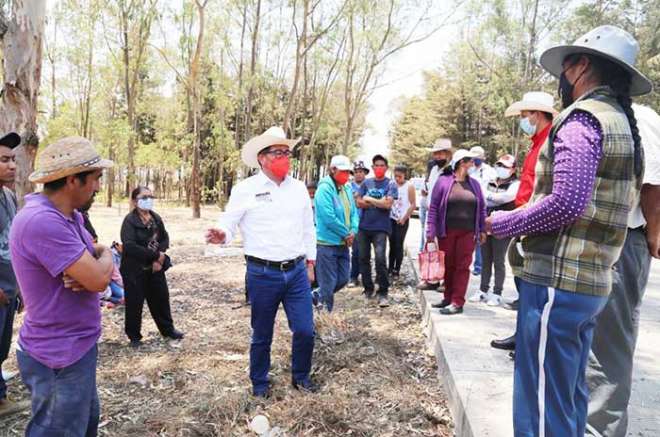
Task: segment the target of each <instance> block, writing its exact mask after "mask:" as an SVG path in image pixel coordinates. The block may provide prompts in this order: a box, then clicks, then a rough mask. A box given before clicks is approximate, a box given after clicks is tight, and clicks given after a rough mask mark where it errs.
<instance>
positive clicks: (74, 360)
mask: <svg viewBox="0 0 660 437" xmlns="http://www.w3.org/2000/svg"><path fill="white" fill-rule="evenodd" d="M112 165H113V163H112V161H108V160H106V159H103V158H101V156H99V154H98V152H97V151H96V149H95V148H94V146H93V145H92V143H91V142H90V141H89V140H87V139H85V138H80V137H69V138H63V139H61V140H59V141H56V142H54V143H52V144H50V145H49V146H47V147H46V148H45V149H43V150H42V151H41V152H40V153H39V155H38V157H37V166H36V169H35V171H34V172H33V173H32V174H31V175H30V176H29V179H30V181H32V182H35V183H40V184H43V190H42V192H40V193H35V194H31V195H29V196H27V197H26V198H25V206H24V207H23V208H22V209H21V210H20V211H19V212H18V214H17V215H16V218H15V219H14V222H13V224H12V228H11V232H10V248H11V258H12V263H13V267H14V271H15V273H16V277H17V279H18V283H19V285H20V289H21V295H22V298H23V301H24V303H25V319H24V323H23V326H22V327H21V330H20V333H19V338H18V347H17V353H16V355H17V361H18V367H19V370H20V372H21V377H22V380H23V382H24V383H25V384H26V385H27V386H28V388H29V389H30V393H31V396H32V417H31V419H30V422H29V423H28V426H27V429H26V435H27V436H45V435H53V436H55V435H96V430H97V427H98V422H99V400H98V394H97V390H96V363H97V356H98V349H97V346H96V344H97V341H98V339H99V337H100V335H101V312H100V297H101V293H102V292H103V291H105V289H106V287H107V286H108V284H109V283H110V276H111V274H112V266H113V265H112V254H111V252H110V250H108V248H106V247H104V246H100V245H97V244H94V243H93V241H92V237H91V236H90V234H89V233H88V232H87V231H86V230H85V227H84V223H83V217H82V215H81V214H80V212H78V211H77V209H78V208H80V207H82V206H83V205H84V204H86V203H87V202H88V201H89V199H90V198H92V197H93V196H94V195H95V194H96V192H97V191H98V190H99V185H100V182H99V181H100V179H101V176H102V173H103V170H104V169H106V168H109V167H111V166H112ZM53 375H57V377H54V376H53Z"/></svg>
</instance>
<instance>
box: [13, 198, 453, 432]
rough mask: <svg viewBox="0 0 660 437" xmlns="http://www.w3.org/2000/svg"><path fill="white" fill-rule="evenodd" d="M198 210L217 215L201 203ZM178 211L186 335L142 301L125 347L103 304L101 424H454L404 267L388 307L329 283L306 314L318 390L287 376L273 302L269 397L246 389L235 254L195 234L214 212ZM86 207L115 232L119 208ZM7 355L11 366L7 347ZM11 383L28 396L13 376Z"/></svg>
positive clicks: (410, 427) (193, 427)
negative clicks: (332, 298) (168, 334)
mask: <svg viewBox="0 0 660 437" xmlns="http://www.w3.org/2000/svg"><path fill="white" fill-rule="evenodd" d="M124 211H125V209H124ZM204 214H205V216H206V217H209V218H211V219H212V218H214V217H215V216H217V215H216V214H217V212H216V211H211V210H206V211H204ZM188 215H189V211H188V210H184V209H174V208H172V209H168V210H166V211H165V213H164V214H163V216H164V219H165V223H166V225H167V226H168V229H169V231H170V235H171V239H172V243H173V244H172V245H173V247H172V253H171V255H172V257H173V260H174V263H175V267H173V268H172V270H171V271H170V272H169V273H168V279H169V284H170V288H171V296H172V310H173V314H174V320H175V324H176V326H177V327H178V328H179V329H181V330H183V331H185V332H186V338H185V339H184V340H183V341H181V342H168V341H165V340H163V339H162V338H160V337H159V336H158V335H157V331H156V328H155V326H154V324H153V322H152V321H151V319H150V317H149V315H148V313H147V312H145V316H144V325H143V335H144V337H145V343H146V344H145V346H143V347H142V348H141V349H139V350H137V351H134V350H131V349H130V348H128V346H127V340H126V338H125V336H124V334H123V311H122V310H121V309H119V310H117V309H115V310H107V309H104V310H103V313H104V319H103V329H104V333H103V338H102V341H101V343H100V360H99V367H98V383H99V393H100V397H101V409H102V417H101V422H102V426H101V429H100V434H101V435H106V436H216V435H217V436H239V435H248V434H250V433H251V431H249V429H248V426H247V425H248V423H249V421H250V420H251V419H252V418H253V417H254V416H255V415H257V414H264V415H266V416H267V417H268V418H269V419H270V423H271V425H272V426H277V427H279V428H280V429H281V430H282V434H283V435H287V436H308V435H309V436H312V435H313V436H335V435H341V436H344V435H351V436H413V435H422V436H450V435H452V430H451V418H450V415H449V412H448V410H447V408H446V401H445V398H444V395H443V393H442V391H441V388H440V383H439V381H438V380H437V376H436V368H435V362H434V359H433V358H432V357H429V356H427V355H426V354H425V345H424V338H423V336H422V335H421V329H420V320H419V314H418V310H417V307H416V304H415V302H414V300H413V299H414V292H413V289H412V287H411V284H410V281H411V280H410V278H408V279H405V278H406V274H408V273H409V272H405V273H406V274H404V275H403V276H404V279H403V280H402V281H401V282H400V283H399V284H398V285H397V286H396V287H395V288H394V289H393V290H392V299H393V301H394V302H393V305H392V306H391V307H390V308H387V309H384V310H381V309H379V308H377V307H376V306H375V305H374V304H373V303H371V302H370V303H367V302H365V301H364V299H363V298H362V297H361V296H360V290H358V289H345V290H343V291H342V292H340V293H339V294H338V295H337V298H336V312H335V313H333V314H332V315H325V314H323V315H318V316H317V317H316V324H317V332H318V336H317V342H316V347H315V352H314V369H313V377H314V378H315V379H316V380H317V381H318V382H319V383H320V384H321V385H322V390H321V392H320V393H318V394H314V395H311V394H302V393H299V392H297V391H295V390H293V389H292V388H291V387H290V349H291V338H290V337H291V336H290V333H289V330H288V327H287V324H286V318H285V317H284V314H283V311H280V314H279V316H278V320H277V327H276V330H275V340H274V342H273V348H272V369H271V377H272V381H273V384H274V385H273V397H272V398H271V399H270V400H266V401H264V400H259V399H255V398H253V397H252V396H250V394H249V387H250V384H249V378H248V374H247V372H248V352H249V336H250V327H249V307H246V306H243V305H242V304H243V300H244V295H243V277H244V272H245V270H244V265H243V262H242V259H241V258H240V257H238V256H235V255H234V256H227V257H205V256H204V246H203V244H202V235H203V230H204V229H205V228H206V227H207V226H208V225H209V224H210V223H211V222H212V220H210V219H208V218H207V219H202V220H199V221H192V220H189V219H188ZM92 219H93V221H94V223H95V225H96V226H97V227H98V228H99V231H100V232H99V233H100V235H101V239H102V241H107V242H109V241H110V240H112V239H117V236H116V233H117V232H118V229H119V226H120V220H121V217H118V214H117V211H114V210H107V209H105V208H97V209H94V210H93V211H92ZM20 320H21V318H20V317H19V320H18V321H17V324H16V328H17V327H18V326H20ZM8 365H9V367H10V368H12V367H13V368H15V360H14V358H13V356H12V358H10V360H9V362H8ZM10 394H11V395H13V397H15V398H19V399H27V397H28V394H27V392H26V390H25V389H24V388H23V387H22V384H20V383H18V382H17V381H14V382H13V383H11V384H10ZM27 420H28V415H27V414H23V415H16V416H13V417H11V418H8V419H4V420H0V436H14V435H22V433H23V430H24V427H25V424H26V422H27ZM252 435H254V434H252Z"/></svg>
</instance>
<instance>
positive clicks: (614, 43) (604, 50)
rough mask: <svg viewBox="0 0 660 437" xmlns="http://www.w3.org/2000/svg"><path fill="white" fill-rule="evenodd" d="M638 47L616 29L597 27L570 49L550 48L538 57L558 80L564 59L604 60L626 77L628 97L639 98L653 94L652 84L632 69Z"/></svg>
mask: <svg viewBox="0 0 660 437" xmlns="http://www.w3.org/2000/svg"><path fill="white" fill-rule="evenodd" d="M638 53H639V44H638V43H637V41H636V40H635V38H633V36H632V35H631V34H629V33H628V32H626V31H625V30H623V29H620V28H618V27H616V26H609V25H605V26H599V27H597V28H595V29H593V30H590V31H589V32H587V33H585V34H584V35H582V36H581V37H579V38H578V39H577V40H576V41H575V42H574V43H573V44H572V45H563V46H557V47H552V48H550V49H548V50H546V51H545V52H543V54H542V55H541V59H540V62H541V65H542V66H543V68H545V69H546V70H547V71H548V72H549V73H550V74H552V75H553V76H555V77H559V76H560V75H561V73H562V71H563V67H562V62H564V59H566V57H567V56H568V55H573V54H587V55H596V56H599V57H601V58H605V59H608V60H610V61H612V62H614V63H616V64H617V65H619V66H621V67H622V68H623V69H624V70H626V71H627V72H628V73H629V74H630V78H631V83H630V95H631V96H640V95H642V94H648V93H650V92H651V90H653V84H652V83H651V81H650V80H649V79H648V78H647V77H646V76H644V75H643V74H642V73H641V72H640V71H639V70H638V69H636V68H635V67H634V65H635V60H636V58H637V54H638Z"/></svg>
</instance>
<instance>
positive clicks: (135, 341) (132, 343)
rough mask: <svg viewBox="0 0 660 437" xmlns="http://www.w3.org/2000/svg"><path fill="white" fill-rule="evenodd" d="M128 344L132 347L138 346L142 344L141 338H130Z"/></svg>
mask: <svg viewBox="0 0 660 437" xmlns="http://www.w3.org/2000/svg"><path fill="white" fill-rule="evenodd" d="M129 346H130V347H132V348H133V349H137V348H139V347H140V346H142V340H131V342H130V343H129Z"/></svg>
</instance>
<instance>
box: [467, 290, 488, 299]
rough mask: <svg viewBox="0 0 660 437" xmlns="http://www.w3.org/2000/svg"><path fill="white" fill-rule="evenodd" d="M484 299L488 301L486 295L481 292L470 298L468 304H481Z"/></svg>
mask: <svg viewBox="0 0 660 437" xmlns="http://www.w3.org/2000/svg"><path fill="white" fill-rule="evenodd" d="M484 299H486V293H484V292H483V291H481V290H479V291H477V292H475V293H474V294H473V295H472V296H470V297H469V298H468V302H481V301H483V300H484Z"/></svg>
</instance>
